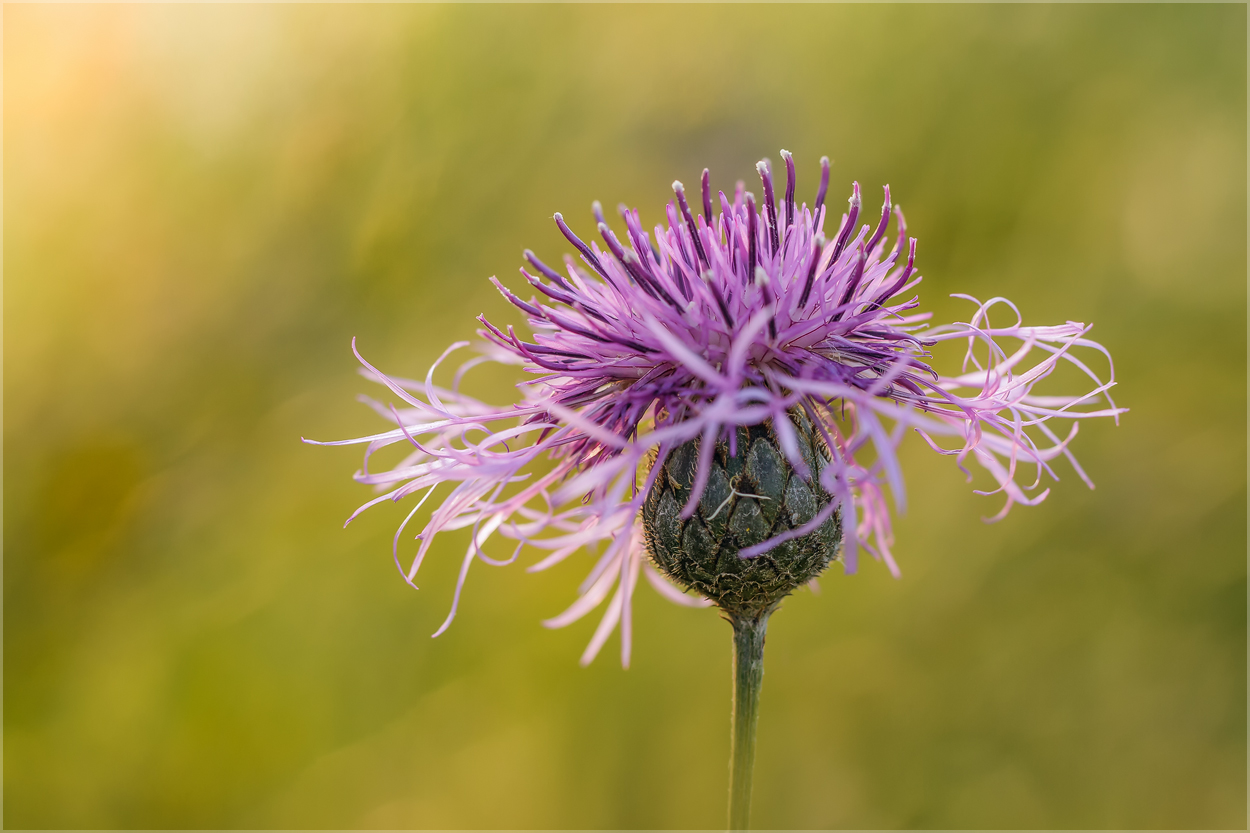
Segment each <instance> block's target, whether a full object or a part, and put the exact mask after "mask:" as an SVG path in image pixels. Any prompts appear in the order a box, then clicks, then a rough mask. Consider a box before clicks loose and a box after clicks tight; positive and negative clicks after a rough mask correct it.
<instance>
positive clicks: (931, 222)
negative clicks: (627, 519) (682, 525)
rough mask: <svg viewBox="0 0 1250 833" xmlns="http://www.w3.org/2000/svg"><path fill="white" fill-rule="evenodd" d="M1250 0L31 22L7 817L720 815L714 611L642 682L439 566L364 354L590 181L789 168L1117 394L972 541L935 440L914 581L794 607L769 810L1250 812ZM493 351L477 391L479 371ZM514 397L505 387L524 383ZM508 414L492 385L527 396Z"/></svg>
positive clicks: (359, 12)
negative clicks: (822, 165)
mask: <svg viewBox="0 0 1250 833" xmlns="http://www.w3.org/2000/svg"><path fill="white" fill-rule="evenodd" d="M1245 79H1246V10H1245V7H1244V6H1232V5H1225V6H1205V7H1204V6H1102V7H1094V6H1088V7H1086V6H1072V5H1068V6H1055V7H1038V6H1009V7H994V6H923V5H922V6H916V5H911V6H896V7H885V6H824V7H821V6H795V7H782V6H746V5H737V6H712V5H697V6H685V7H670V8H664V7H654V6H627V7H608V6H536V7H524V6H503V7H488V6H460V7H437V6H375V7H364V6H360V7H337V6H306V7H294V6H253V7H246V6H244V7H239V6H235V7H215V6H202V7H196V6H166V7H160V6H146V7H106V6H94V7H75V6H42V7H40V6H8V7H6V8H5V10H4V148H3V150H4V545H5V546H4V823H5V824H6V825H7V826H9V827H39V826H53V827H73V826H86V827H111V826H130V827H232V826H244V827H265V826H282V827H371V826H372V827H379V826H380V827H408V826H411V827H501V826H502V827H532V826H538V827H654V826H658V827H703V828H711V827H716V826H717V825H720V824H722V823H723V815H722V814H723V812H724V803H725V802H724V798H725V785H726V774H727V771H726V765H725V762H726V758H727V752H728V737H727V735H728V708H729V629H728V627H727V626H726V625H725V624H724V623H723V622H721V621H720V620H718V618H717V616H716V615H715V614H714V613H713V612H711V611H692V610H688V609H682V608H677V607H674V606H672V605H670V604H668V603H667V602H663V601H661V600H660V599H659V598H658V597H657V596H656V595H655V594H654V593H653V592H652V591H651V590H650V589H649V588H646V587H644V588H642V590H641V591H640V593H639V597H638V601H637V608H636V621H637V625H636V637H635V652H634V655H635V661H634V665H633V668H631V669H630V670H629V671H622V670H621V668H620V667H619V664H618V661H617V659H616V657H617V643H616V641H615V639H614V640H613V641H612V642H610V643H609V645H608V647H607V649H606V650H605V652H604V655H603V656H601V657H600V659H599V660H598V661H597V662H596V663H595V664H594V665H593V666H592V667H590V668H589V669H581V668H579V667H578V665H577V657H578V655H579V653H580V651H581V649H582V646H583V645H584V644H585V643H586V641H587V640H588V639H589V637H590V633H591V631H592V630H593V627H594V621H595V619H593V618H592V619H587V620H584V621H583V622H581V623H579V624H577V625H576V626H574V627H571V628H568V629H567V630H563V631H556V632H550V631H547V630H545V629H543V628H542V627H541V626H540V625H539V620H540V619H541V618H543V617H546V616H550V615H553V614H555V613H557V612H559V611H560V610H562V609H563V607H564V606H565V605H566V604H567V603H568V602H569V601H570V600H571V599H572V598H573V595H574V592H575V588H576V585H577V583H578V582H579V581H580V580H581V578H582V576H583V575H584V574H585V571H586V570H587V569H588V568H589V557H588V556H586V557H582V558H580V559H574V560H573V561H572V562H571V563H569V564H567V565H565V566H564V567H562V568H561V569H558V570H555V571H553V572H551V573H544V574H540V575H530V574H527V573H525V572H524V571H523V569H521V568H520V566H514V567H512V568H508V569H495V568H489V567H486V566H485V565H481V564H479V565H477V566H476V567H475V568H474V570H473V573H472V574H471V575H470V581H469V586H468V588H467V590H466V593H465V597H464V602H463V604H462V607H461V615H460V618H459V619H458V620H457V621H456V623H455V625H454V626H453V627H452V629H451V630H450V631H449V632H448V633H447V634H446V635H445V636H443V637H441V638H439V639H437V640H431V639H430V638H429V634H430V633H431V632H432V631H433V630H434V629H435V628H436V627H437V625H438V623H439V622H440V621H441V620H442V618H443V617H444V615H445V614H446V612H447V608H448V605H449V603H450V600H451V590H452V584H453V581H454V571H455V568H456V567H457V566H458V561H459V558H458V556H459V554H460V553H461V552H462V551H463V550H462V547H463V545H464V539H463V537H459V538H458V537H456V536H448V538H447V540H446V541H444V542H442V543H440V544H439V545H438V547H437V549H436V551H435V552H433V553H432V555H431V557H430V558H429V560H428V564H427V566H426V567H425V568H424V570H423V573H422V576H421V581H420V584H421V588H422V589H421V590H420V591H419V592H414V591H413V590H411V589H409V588H408V587H406V586H405V585H404V583H403V582H402V581H401V579H400V577H399V576H398V575H397V574H396V571H395V568H394V566H393V565H392V563H391V557H390V552H389V540H390V535H391V533H392V531H393V529H394V527H395V525H396V524H397V523H398V522H399V520H400V518H401V517H402V512H401V511H400V510H399V508H398V507H394V506H390V505H388V506H385V507H382V508H379V509H376V510H373V511H371V512H370V513H368V515H367V516H365V517H364V518H362V519H361V520H360V521H359V522H358V523H356V524H354V525H353V526H351V527H350V528H348V529H347V530H346V531H344V530H343V529H341V525H342V521H343V519H344V518H345V517H346V515H347V514H348V513H349V512H350V511H351V509H353V508H354V507H355V506H356V505H357V504H358V503H360V502H363V501H364V500H365V499H366V498H367V497H368V496H369V495H370V493H369V492H368V490H367V489H365V488H364V487H362V486H358V485H356V484H354V483H352V482H351V480H350V477H349V476H350V474H351V473H352V471H353V470H354V469H355V468H356V467H357V465H358V464H359V455H358V452H357V450H355V449H322V448H314V447H310V446H306V445H302V444H300V442H299V438H300V436H301V435H303V436H311V437H316V438H326V439H330V438H338V437H346V436H355V435H360V434H363V433H367V432H370V431H372V430H374V429H376V428H377V427H378V426H380V425H381V424H382V423H381V422H380V420H378V419H377V418H376V416H375V415H373V414H372V412H370V411H368V410H367V409H366V408H364V407H363V406H361V405H358V404H356V403H355V402H353V396H354V395H355V394H357V393H360V392H369V393H377V391H374V390H371V386H370V385H369V384H368V383H366V382H365V381H364V380H362V379H361V378H359V377H358V376H356V375H355V369H356V364H355V362H354V360H353V358H352V356H351V354H350V352H349V347H348V345H349V340H350V338H351V337H352V336H358V337H359V339H360V344H361V347H362V349H363V350H364V352H365V354H366V356H368V357H369V358H370V359H372V360H373V361H375V362H376V363H377V364H379V365H380V366H382V367H383V368H385V369H387V370H390V371H393V372H395V373H398V374H401V375H419V374H423V373H424V370H425V368H426V367H427V366H428V364H429V363H430V362H431V361H432V360H433V359H434V358H435V357H436V356H437V355H438V353H439V352H440V351H441V350H442V349H443V347H444V345H445V344H446V343H448V342H450V341H452V340H455V339H458V338H462V337H466V336H470V335H471V334H472V332H473V328H474V326H475V325H474V322H473V316H474V315H476V314H477V313H479V312H486V313H489V314H490V315H492V316H493V317H495V318H496V319H498V320H501V321H505V322H506V321H513V322H515V321H517V319H516V318H515V317H513V316H512V315H511V313H510V312H509V311H508V310H507V309H506V308H505V304H504V302H502V301H501V300H500V299H499V298H498V297H497V296H496V295H495V293H494V291H493V290H492V289H491V288H490V286H489V284H488V283H487V281H486V278H487V277H488V276H490V275H492V274H497V275H499V276H500V277H501V278H502V279H504V280H505V281H511V282H514V283H515V282H516V280H517V275H516V271H515V270H516V268H517V267H518V266H519V265H520V263H521V261H520V257H519V256H520V252H521V250H522V248H524V247H526V246H529V247H532V248H534V249H535V250H536V251H538V252H539V253H540V254H541V255H543V256H544V257H546V258H548V259H549V260H554V261H558V259H559V255H560V253H562V252H563V251H565V250H566V249H567V248H568V247H567V245H566V244H565V243H564V242H563V241H562V239H561V238H560V237H559V236H558V233H557V231H556V229H555V228H554V225H553V224H552V223H551V221H550V216H551V214H552V212H554V211H556V210H562V211H563V212H565V214H566V215H567V216H569V217H570V218H571V219H573V220H574V225H575V227H577V228H581V229H585V230H589V229H590V228H591V226H590V222H591V221H590V215H589V206H590V202H591V200H592V199H596V198H597V199H600V200H602V201H603V202H604V204H605V205H607V206H614V205H615V204H616V203H617V202H618V201H621V200H623V201H626V202H628V203H630V204H631V205H639V206H640V207H641V208H642V211H643V217H644V219H645V220H646V221H647V222H649V223H654V222H656V221H657V219H658V218H659V216H660V213H659V211H660V207H661V205H662V204H663V202H664V201H665V200H666V199H668V198H669V197H670V196H671V192H670V191H669V183H670V182H671V181H672V180H673V179H675V178H681V179H683V180H685V181H686V182H687V183H690V182H694V181H697V177H698V174H699V171H700V170H701V169H702V168H703V167H704V166H705V165H709V166H711V168H712V172H713V178H714V181H715V183H716V184H717V185H718V186H719V187H731V186H732V183H733V181H734V180H735V179H737V178H749V177H751V176H752V175H753V166H754V163H755V161H756V160H757V159H758V158H760V157H761V156H764V155H769V156H771V157H772V158H773V159H774V160H775V161H779V157H778V156H777V152H778V150H779V149H780V148H782V147H785V148H788V149H790V150H792V151H793V152H794V153H795V158H796V160H797V162H798V165H799V169H800V192H801V195H805V196H806V198H807V199H808V200H810V199H811V194H812V192H813V191H814V188H815V172H816V169H817V166H816V160H817V159H818V158H819V156H820V155H821V154H822V153H827V154H829V155H830V156H832V157H833V158H834V160H835V164H834V169H833V170H834V173H833V185H832V196H831V203H833V204H835V205H838V204H842V200H843V199H845V196H846V194H847V192H848V191H849V185H850V181H851V180H852V179H858V180H859V181H860V182H861V183H862V184H863V186H864V188H865V191H866V193H867V194H868V200H867V202H868V204H869V205H870V206H872V207H873V209H874V210H875V206H876V204H877V202H876V200H877V196H876V195H877V194H879V193H880V192H879V190H878V189H879V187H880V185H881V184H883V183H887V182H888V183H889V184H890V185H891V186H892V188H893V192H894V195H895V198H896V200H897V201H898V202H899V203H901V204H902V205H903V207H904V208H905V209H906V211H907V218H908V221H909V224H910V226H911V228H912V230H913V233H914V234H916V235H917V236H918V237H919V239H920V263H921V266H922V268H923V272H924V274H925V275H926V282H925V284H924V293H925V298H926V300H927V302H928V303H929V304H930V305H931V307H932V308H934V309H935V310H937V312H938V316H939V318H953V317H955V316H956V315H963V314H965V313H966V310H967V307H966V306H965V305H964V304H963V303H962V302H955V301H952V300H951V299H949V298H948V295H949V294H950V293H952V292H961V291H962V292H971V293H974V294H977V295H980V296H982V297H988V296H990V295H994V294H1003V295H1006V296H1008V297H1010V298H1012V299H1014V300H1015V301H1017V302H1018V303H1019V304H1020V306H1021V308H1022V309H1023V310H1024V312H1025V315H1026V317H1027V318H1028V319H1029V320H1031V321H1035V322H1054V321H1062V320H1067V319H1073V320H1079V321H1093V322H1095V324H1096V326H1095V329H1094V335H1095V336H1096V337H1097V338H1099V339H1100V340H1101V341H1102V342H1103V343H1104V344H1106V345H1107V346H1108V347H1109V348H1110V349H1111V351H1112V352H1113V353H1114V355H1115V357H1116V360H1117V371H1118V375H1119V379H1120V385H1119V387H1118V388H1117V389H1116V392H1115V393H1116V396H1117V399H1118V401H1119V402H1120V404H1123V405H1125V406H1128V407H1129V408H1131V409H1132V411H1131V413H1129V414H1128V415H1127V416H1126V417H1125V418H1124V419H1123V421H1122V424H1121V425H1120V427H1118V428H1117V427H1115V426H1113V425H1112V424H1111V423H1110V421H1106V422H1105V423H1099V424H1087V425H1086V426H1085V429H1084V430H1083V431H1082V432H1081V436H1080V437H1079V439H1078V441H1077V444H1076V450H1077V453H1078V455H1079V456H1080V458H1081V460H1082V461H1083V462H1084V463H1085V465H1086V466H1087V468H1088V470H1089V472H1090V474H1091V476H1092V477H1093V478H1094V479H1095V480H1096V481H1097V484H1098V488H1097V490H1096V491H1093V492H1091V491H1089V490H1087V489H1085V488H1084V487H1083V486H1082V485H1081V484H1080V482H1079V480H1078V479H1077V478H1076V477H1075V476H1074V475H1073V474H1072V473H1071V470H1070V469H1069V468H1068V467H1067V466H1066V465H1065V464H1061V465H1060V472H1061V474H1062V476H1063V478H1064V479H1063V481H1062V482H1061V483H1059V484H1057V485H1056V487H1055V489H1054V491H1053V494H1052V496H1051V498H1050V500H1048V501H1047V502H1046V503H1045V504H1044V505H1042V506H1041V507H1038V508H1032V509H1030V508H1022V509H1017V510H1016V511H1015V512H1013V513H1012V515H1011V516H1010V517H1009V518H1008V519H1007V520H1006V521H1004V522H1002V523H1000V524H997V525H991V526H987V525H985V524H983V523H982V522H981V521H980V517H981V516H983V515H989V514H993V513H994V512H995V511H997V509H998V506H999V503H998V501H997V499H987V498H982V497H977V496H975V495H973V494H972V493H971V489H970V487H968V486H966V485H965V484H964V482H963V479H962V477H961V475H960V474H959V472H958V471H957V470H956V469H955V467H954V466H953V465H952V463H951V461H950V460H948V459H944V458H938V457H937V456H936V455H933V454H932V453H931V452H929V451H928V450H927V448H925V447H924V445H923V443H921V442H920V441H918V440H915V441H911V440H909V441H908V445H907V450H906V451H905V464H906V466H907V479H908V480H907V482H908V486H909V489H910V497H911V510H910V513H909V514H908V515H906V516H905V517H903V518H902V519H900V520H899V522H898V545H897V554H898V558H899V561H900V563H901V565H902V569H903V571H904V576H903V578H902V579H901V580H898V581H895V580H892V579H891V578H890V577H889V576H888V574H887V572H886V570H885V569H884V568H883V567H882V566H881V565H879V564H876V563H871V562H870V563H868V564H866V565H865V566H864V568H863V569H862V570H861V572H860V574H859V575H857V576H855V577H849V578H848V577H845V576H843V575H841V574H840V573H839V574H836V575H832V576H830V577H828V578H827V579H826V580H825V581H824V585H823V586H824V591H823V593H822V594H821V595H819V596H815V595H812V594H811V593H808V592H803V593H800V594H798V595H797V596H795V597H794V598H793V599H792V600H791V601H790V602H788V603H787V605H786V607H785V608H784V610H783V611H782V613H780V614H779V615H778V616H777V617H775V619H774V620H773V626H772V628H771V629H770V633H769V636H770V640H769V646H768V664H767V668H768V672H767V677H766V683H765V688H764V694H763V712H762V717H761V721H760V746H759V757H758V762H757V783H756V810H755V820H756V823H757V824H759V825H760V826H768V827H836V826H854V827H909V826H920V827H946V826H957V827H978V826H992V827H1043V828H1045V827H1203V826H1217V827H1242V826H1244V825H1245V823H1246V630H1245V629H1246V583H1245V582H1246V561H1245V544H1246V537H1245V532H1246V526H1245V524H1246V491H1245V473H1246V445H1245V428H1246V425H1245V416H1246V387H1245V379H1246V376H1245V374H1246V364H1245V357H1246V328H1245V324H1246V306H1245V303H1246V283H1245V281H1246V236H1245V234H1246V108H1245V100H1246V86H1245ZM486 378H488V379H489V378H491V377H486ZM498 378H499V379H502V378H503V377H502V376H500V377H498ZM494 387H496V389H495V390H493V391H491V394H492V398H494V399H505V398H507V397H508V396H509V391H508V389H507V388H506V387H502V386H500V385H499V384H498V383H496V384H495V385H494Z"/></svg>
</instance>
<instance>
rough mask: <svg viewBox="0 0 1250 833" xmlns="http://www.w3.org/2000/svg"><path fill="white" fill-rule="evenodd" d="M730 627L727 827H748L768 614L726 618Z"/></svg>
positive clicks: (733, 828)
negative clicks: (731, 689) (731, 691)
mask: <svg viewBox="0 0 1250 833" xmlns="http://www.w3.org/2000/svg"><path fill="white" fill-rule="evenodd" d="M730 621H731V623H732V624H733V628H734V667H733V675H734V696H733V717H732V725H733V729H732V732H733V735H732V742H731V744H732V745H731V747H730V753H729V829H730V830H748V829H750V823H751V782H752V775H753V772H754V769H755V728H756V725H757V724H758V723H759V717H760V688H761V687H762V686H763V684H764V633H765V631H766V630H767V629H768V614H767V613H765V614H763V615H762V616H758V617H756V616H740V617H734V618H733V619H731V620H730Z"/></svg>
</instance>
